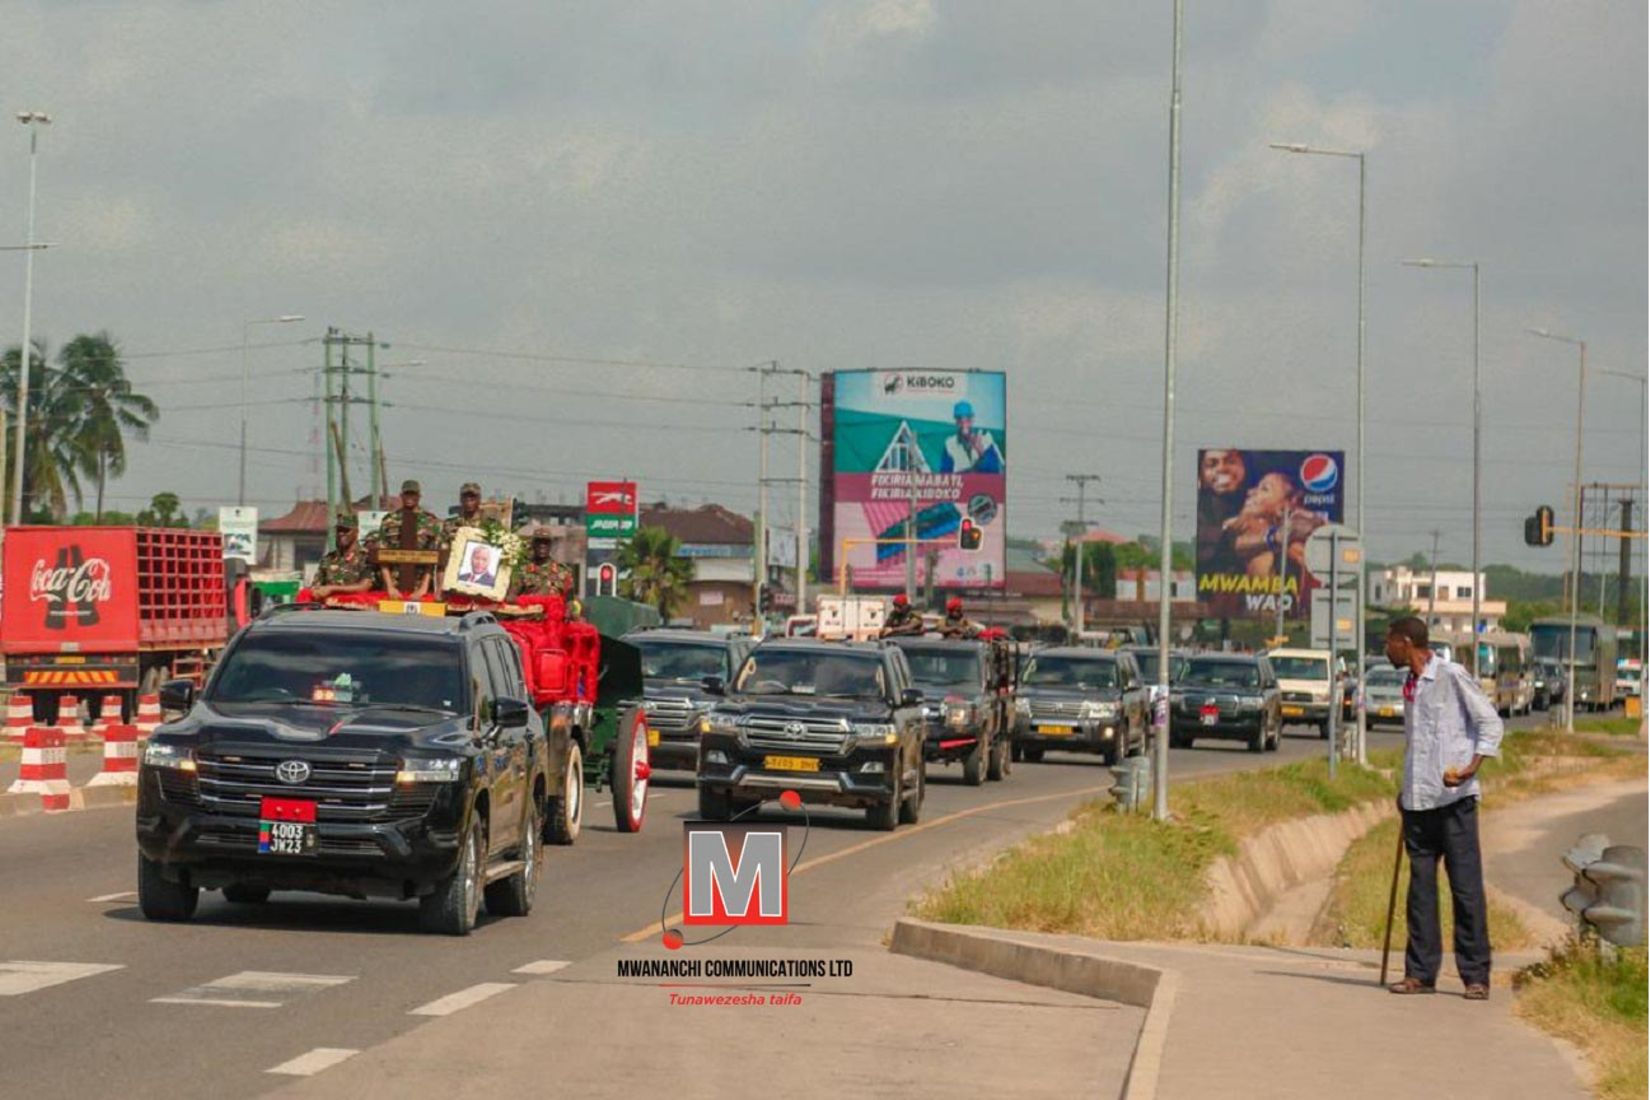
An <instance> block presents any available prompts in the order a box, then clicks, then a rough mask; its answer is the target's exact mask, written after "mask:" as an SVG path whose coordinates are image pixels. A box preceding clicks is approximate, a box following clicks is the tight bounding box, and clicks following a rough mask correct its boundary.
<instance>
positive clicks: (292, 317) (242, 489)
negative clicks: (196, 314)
mask: <svg viewBox="0 0 1650 1100" xmlns="http://www.w3.org/2000/svg"><path fill="white" fill-rule="evenodd" d="M303 319H304V316H303V314H301V313H283V314H281V315H280V316H279V317H266V318H263V319H261V320H253V321H242V322H241V478H240V485H239V488H237V489H236V491H235V504H236V506H237V507H244V506H245V505H246V381H247V375H248V371H247V365H246V353H247V345H248V344H250V343H251V341H252V326H253V325H290V324H292V323H293V322H294V321H302V320H303ZM375 503H376V502H375Z"/></svg>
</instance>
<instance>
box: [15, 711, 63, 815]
mask: <svg viewBox="0 0 1650 1100" xmlns="http://www.w3.org/2000/svg"><path fill="white" fill-rule="evenodd" d="M64 744H65V741H64V738H63V731H62V730H58V729H44V728H42V727H40V726H30V727H29V732H28V733H27V734H25V735H24V738H23V764H22V767H21V768H20V769H19V770H18V773H17V778H16V780H14V781H13V782H12V785H11V786H10V787H9V788H7V790H6V793H7V794H37V795H39V796H40V806H41V808H42V809H45V810H51V811H56V810H66V809H68V808H69V752H68V750H67V749H66V748H64V747H63V746H64Z"/></svg>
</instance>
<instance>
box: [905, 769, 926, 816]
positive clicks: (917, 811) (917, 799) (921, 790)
mask: <svg viewBox="0 0 1650 1100" xmlns="http://www.w3.org/2000/svg"><path fill="white" fill-rule="evenodd" d="M927 797H928V765H927V764H918V765H917V789H916V793H914V794H913V795H911V797H910V798H907V799H906V800H905V801H904V802H901V803H900V806H899V820H900V824H901V825H915V824H916V823H917V822H918V821H921V820H922V804H923V801H924V800H925V799H926V798H927Z"/></svg>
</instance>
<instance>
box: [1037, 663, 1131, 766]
mask: <svg viewBox="0 0 1650 1100" xmlns="http://www.w3.org/2000/svg"><path fill="white" fill-rule="evenodd" d="M1018 710H1019V722H1018V725H1017V727H1016V730H1015V735H1014V752H1015V756H1016V758H1017V759H1024V760H1028V761H1031V762H1032V763H1036V762H1037V761H1039V760H1041V759H1042V758H1043V753H1044V752H1046V751H1047V750H1049V749H1061V750H1066V751H1071V752H1089V753H1099V754H1100V755H1102V756H1103V757H1105V759H1106V762H1107V763H1108V764H1115V763H1117V762H1118V761H1119V760H1121V759H1122V758H1123V757H1125V756H1132V755H1134V754H1135V753H1136V752H1143V751H1145V746H1146V731H1147V729H1148V728H1149V727H1150V722H1151V712H1150V705H1149V693H1148V690H1147V687H1146V682H1145V679H1144V678H1143V677H1142V676H1141V674H1140V667H1139V665H1138V664H1137V663H1136V662H1135V658H1134V656H1133V654H1130V653H1127V652H1124V651H1107V650H1097V649H1080V648H1075V647H1060V646H1056V647H1050V648H1047V649H1041V650H1038V651H1037V652H1036V653H1034V654H1032V655H1031V657H1030V659H1029V660H1027V662H1026V666H1025V670H1024V672H1023V673H1022V674H1021V676H1020V692H1019V702H1018Z"/></svg>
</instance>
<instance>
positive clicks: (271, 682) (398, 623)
mask: <svg viewBox="0 0 1650 1100" xmlns="http://www.w3.org/2000/svg"><path fill="white" fill-rule="evenodd" d="M161 705H162V707H163V708H165V709H168V710H172V711H185V712H187V713H186V714H184V716H183V717H182V718H181V719H179V720H177V721H173V722H169V723H168V724H166V725H163V726H161V727H160V728H159V729H158V730H156V732H155V734H154V736H153V737H152V738H151V739H150V740H149V742H148V744H147V745H146V746H145V747H144V750H143V760H142V766H141V767H140V769H139V773H138V805H137V840H138V848H139V854H138V903H139V906H140V908H141V909H142V910H143V914H144V916H146V917H148V918H149V919H151V920H187V919H188V918H189V917H190V916H192V915H193V914H194V912H195V905H196V902H197V901H198V899H199V894H200V891H201V890H203V889H208V890H210V889H221V890H222V891H223V893H224V897H225V898H227V899H228V900H229V901H232V902H239V903H246V904H259V903H262V902H263V901H265V900H267V898H268V897H269V894H270V891H271V890H318V891H321V892H323V893H331V894H343V895H346V896H349V897H368V896H376V897H392V898H417V899H418V902H419V918H420V923H421V924H422V925H423V927H424V928H425V929H426V930H428V931H432V932H445V933H448V934H451V935H458V936H462V935H466V934H467V933H468V932H469V931H470V929H471V928H472V927H474V925H475V921H476V914H477V911H478V908H479V906H480V904H481V901H482V899H483V897H485V900H486V902H487V911H488V912H489V913H493V914H495V915H502V916H523V915H525V914H526V913H527V912H528V911H529V910H530V909H531V908H532V905H533V892H534V887H535V886H536V884H537V881H538V876H539V871H540V866H541V862H542V848H541V847H540V829H541V827H542V824H543V820H544V811H545V792H546V790H547V785H546V782H545V756H546V752H545V734H544V725H543V722H542V721H541V719H540V718H539V716H538V715H537V714H536V713H534V710H533V708H532V706H531V704H530V703H529V700H528V692H527V686H526V684H525V682H524V680H523V677H522V667H521V657H520V654H519V652H518V650H517V648H516V645H515V643H514V641H512V639H511V638H510V636H509V634H507V633H506V632H505V631H504V629H503V628H502V627H500V626H499V625H498V623H497V622H496V621H495V619H494V618H493V616H492V615H491V614H490V613H487V612H472V613H470V614H468V615H465V616H463V617H462V618H434V617H426V616H422V615H383V614H379V613H377V612H373V611H323V610H315V609H310V608H298V609H294V608H279V609H274V610H273V611H272V612H270V613H266V615H265V617H263V618H261V619H259V620H257V621H255V622H253V623H252V624H251V625H249V626H248V627H247V628H246V629H245V630H243V631H241V632H240V633H239V634H237V635H236V636H235V638H234V639H233V640H232V641H231V642H230V644H229V646H228V648H227V649H226V650H225V652H224V655H223V658H222V660H221V661H220V662H219V663H218V665H217V668H216V669H214V671H213V673H212V677H211V679H210V680H209V681H208V682H207V684H206V687H205V690H204V691H202V692H201V693H200V695H199V697H198V698H197V697H196V695H195V690H194V685H193V684H192V683H190V682H189V681H187V680H175V681H172V682H170V683H168V684H166V685H165V686H164V688H163V689H162V691H161Z"/></svg>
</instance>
